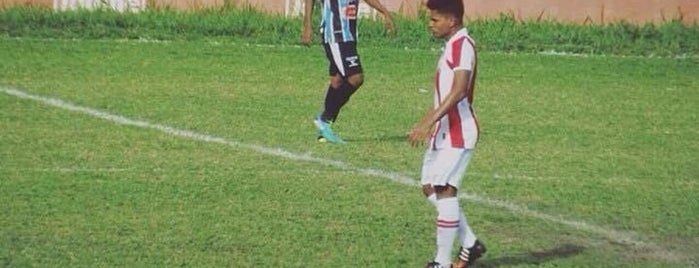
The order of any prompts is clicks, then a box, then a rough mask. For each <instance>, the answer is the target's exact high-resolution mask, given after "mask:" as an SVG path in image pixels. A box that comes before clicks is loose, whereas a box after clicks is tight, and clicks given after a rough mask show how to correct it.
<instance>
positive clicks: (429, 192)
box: [422, 184, 434, 197]
mask: <svg viewBox="0 0 699 268" xmlns="http://www.w3.org/2000/svg"><path fill="white" fill-rule="evenodd" d="M422 193H423V194H425V197H428V196H430V195H432V194H434V187H432V184H425V185H423V186H422Z"/></svg>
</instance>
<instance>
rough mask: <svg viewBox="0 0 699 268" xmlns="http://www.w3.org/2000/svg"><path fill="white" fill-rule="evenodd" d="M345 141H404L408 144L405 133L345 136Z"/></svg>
mask: <svg viewBox="0 0 699 268" xmlns="http://www.w3.org/2000/svg"><path fill="white" fill-rule="evenodd" d="M345 141H347V142H358V143H363V142H404V143H405V144H408V138H407V136H406V135H392V136H381V137H359V138H346V139H345Z"/></svg>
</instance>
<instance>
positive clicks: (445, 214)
mask: <svg viewBox="0 0 699 268" xmlns="http://www.w3.org/2000/svg"><path fill="white" fill-rule="evenodd" d="M459 211H460V210H459V199H457V198H456V197H448V198H442V199H439V200H437V213H438V215H437V256H436V257H435V259H434V260H435V261H436V262H438V263H439V264H441V265H442V266H444V267H449V266H451V252H452V248H453V247H454V239H456V233H457V232H458V231H459V223H460V220H459Z"/></svg>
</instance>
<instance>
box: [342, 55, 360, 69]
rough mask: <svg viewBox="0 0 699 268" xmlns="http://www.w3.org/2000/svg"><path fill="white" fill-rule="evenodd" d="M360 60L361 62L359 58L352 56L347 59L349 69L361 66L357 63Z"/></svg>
mask: <svg viewBox="0 0 699 268" xmlns="http://www.w3.org/2000/svg"><path fill="white" fill-rule="evenodd" d="M358 60H359V57H357V56H351V57H347V58H345V61H347V62H348V63H349V65H348V66H347V67H356V66H359V62H357V61H358Z"/></svg>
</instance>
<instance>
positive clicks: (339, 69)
mask: <svg viewBox="0 0 699 268" xmlns="http://www.w3.org/2000/svg"><path fill="white" fill-rule="evenodd" d="M323 47H324V48H325V56H326V57H327V58H328V62H330V66H329V68H328V74H329V75H330V76H335V75H337V74H339V75H341V76H342V77H348V76H351V75H353V74H358V73H362V63H361V62H360V61H359V54H357V43H356V42H341V43H325V44H323Z"/></svg>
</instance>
